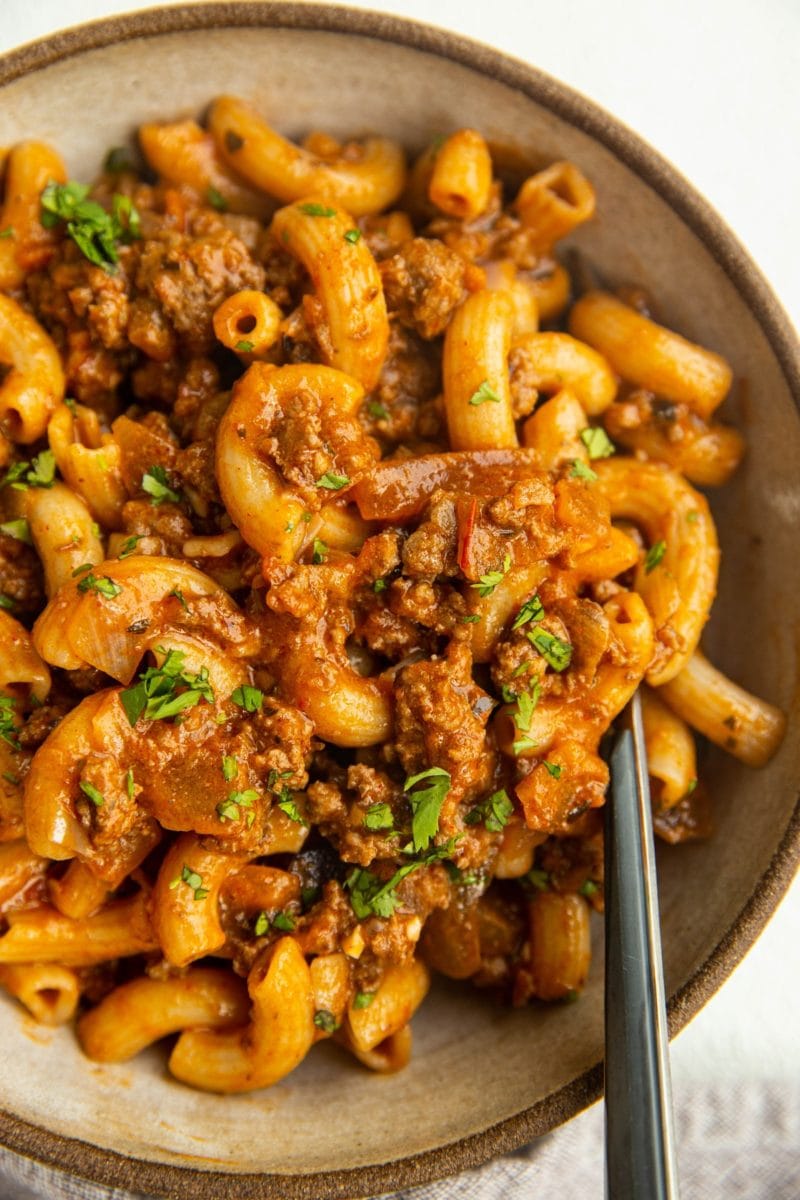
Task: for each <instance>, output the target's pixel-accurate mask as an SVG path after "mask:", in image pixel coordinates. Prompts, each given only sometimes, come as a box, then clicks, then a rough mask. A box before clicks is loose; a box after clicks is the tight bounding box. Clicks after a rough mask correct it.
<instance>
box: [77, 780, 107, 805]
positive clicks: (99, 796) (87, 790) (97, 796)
mask: <svg viewBox="0 0 800 1200" xmlns="http://www.w3.org/2000/svg"><path fill="white" fill-rule="evenodd" d="M78 787H79V788H80V789H81V791H82V792H83V794H84V796H88V797H89V799H90V800H91V802H92V804H93V805H94V806H95V808H102V807H103V805H104V804H105V797H104V796H103V793H102V792H98V790H97V788H96V787H95V786H94V784H93V783H84V781H83V780H81V781H80V783H79V784H78Z"/></svg>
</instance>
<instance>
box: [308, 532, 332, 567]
mask: <svg viewBox="0 0 800 1200" xmlns="http://www.w3.org/2000/svg"><path fill="white" fill-rule="evenodd" d="M327 557H328V547H327V546H326V545H325V543H324V542H323V540H322V538H316V537H315V538H314V544H313V547H312V554H311V561H312V562H313V563H324V562H325V560H326V558H327Z"/></svg>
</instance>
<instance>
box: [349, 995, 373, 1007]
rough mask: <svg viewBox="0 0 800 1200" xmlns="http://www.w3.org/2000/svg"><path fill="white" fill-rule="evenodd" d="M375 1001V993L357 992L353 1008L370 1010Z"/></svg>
mask: <svg viewBox="0 0 800 1200" xmlns="http://www.w3.org/2000/svg"><path fill="white" fill-rule="evenodd" d="M374 999H375V993H374V992H356V994H355V996H354V997H353V1008H355V1009H357V1010H358V1009H362V1008H369V1006H370V1004H372V1001H373V1000H374Z"/></svg>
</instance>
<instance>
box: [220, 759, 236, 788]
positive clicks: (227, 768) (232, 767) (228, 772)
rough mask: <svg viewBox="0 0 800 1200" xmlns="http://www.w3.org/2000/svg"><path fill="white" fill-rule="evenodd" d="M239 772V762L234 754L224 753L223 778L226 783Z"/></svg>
mask: <svg viewBox="0 0 800 1200" xmlns="http://www.w3.org/2000/svg"><path fill="white" fill-rule="evenodd" d="M238 774H239V763H238V760H237V759H236V758H234V756H233V755H232V754H223V756H222V778H223V779H224V780H225V782H226V783H230V781H231V780H232V779H235V778H236V776H237V775H238Z"/></svg>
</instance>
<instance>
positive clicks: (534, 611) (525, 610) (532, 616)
mask: <svg viewBox="0 0 800 1200" xmlns="http://www.w3.org/2000/svg"><path fill="white" fill-rule="evenodd" d="M543 616H544V607H543V605H542V602H541V600H540V599H539V597H538V595H533V596H529V597H528V599H527V600H526V601H525V602H524V603H523V605H522V607H521V608H520V610H519V612H518V613H517V615H516V617H515V618H514V623H513V625H512V626H511V628H512V630H513V629H521V628H522V626H523V625H527V624H528V622H529V621H541V619H542V617H543Z"/></svg>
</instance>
